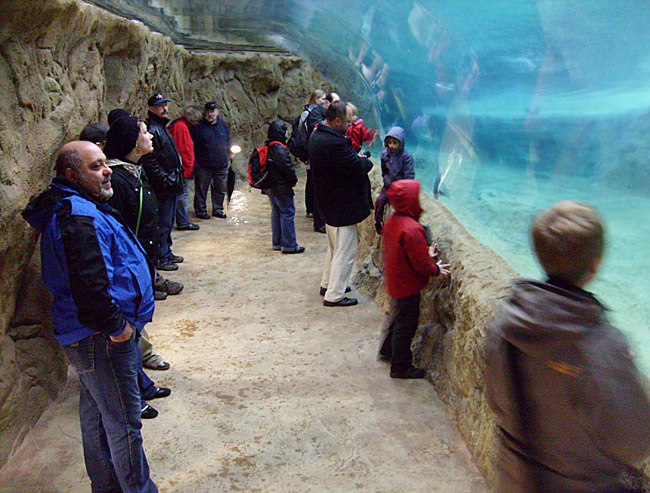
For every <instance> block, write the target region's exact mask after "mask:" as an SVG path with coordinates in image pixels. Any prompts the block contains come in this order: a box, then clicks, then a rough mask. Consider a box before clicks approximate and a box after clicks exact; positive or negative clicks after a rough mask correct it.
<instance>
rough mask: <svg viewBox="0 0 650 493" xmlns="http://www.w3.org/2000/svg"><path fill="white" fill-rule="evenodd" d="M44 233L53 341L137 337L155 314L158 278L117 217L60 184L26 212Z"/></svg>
mask: <svg viewBox="0 0 650 493" xmlns="http://www.w3.org/2000/svg"><path fill="white" fill-rule="evenodd" d="M23 217H24V218H25V219H26V220H27V221H28V222H29V224H30V225H31V226H32V227H34V228H35V229H37V230H38V231H40V232H41V233H42V236H41V272H42V273H41V276H42V279H43V284H45V286H47V287H48V288H49V289H50V291H52V294H53V295H54V300H53V302H52V319H53V323H54V334H55V336H56V338H57V340H58V341H59V343H60V344H62V345H64V346H67V345H69V344H72V343H75V342H77V341H80V340H82V339H85V338H86V337H89V336H91V335H92V334H95V333H97V332H101V333H103V334H105V335H106V336H117V335H120V334H121V333H122V331H123V330H124V327H125V324H126V321H127V320H128V321H129V322H130V323H131V325H132V326H133V327H134V328H135V330H136V331H137V332H140V330H141V329H142V327H144V326H145V324H146V323H148V322H150V321H151V318H152V316H153V311H154V298H153V287H152V278H153V275H154V270H153V267H152V265H151V263H150V262H149V261H148V260H147V256H146V254H145V252H144V249H143V248H142V246H141V245H140V243H139V242H138V240H137V239H136V238H135V236H134V235H133V233H132V232H131V230H130V229H129V228H128V227H127V226H126V224H125V223H124V222H123V220H122V218H121V216H120V215H119V213H118V212H117V211H116V210H115V209H113V208H112V207H110V206H109V205H108V204H105V203H100V202H98V201H97V200H95V199H94V198H93V197H92V196H91V195H90V194H88V193H86V192H85V191H84V190H83V189H81V188H79V187H77V186H76V185H75V184H73V183H71V182H69V181H67V180H57V179H55V180H54V181H53V182H52V184H51V185H50V187H49V188H48V189H47V190H45V192H43V193H42V194H41V195H40V196H38V197H37V198H36V199H34V200H33V201H32V202H30V204H29V205H28V206H27V209H25V211H24V212H23Z"/></svg>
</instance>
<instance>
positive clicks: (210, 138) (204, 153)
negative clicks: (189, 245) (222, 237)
mask: <svg viewBox="0 0 650 493" xmlns="http://www.w3.org/2000/svg"><path fill="white" fill-rule="evenodd" d="M203 116H204V118H203V120H202V121H201V122H200V123H199V124H198V125H194V126H193V127H191V128H190V134H191V135H192V140H193V141H194V213H195V214H196V217H198V218H199V219H210V216H209V215H208V211H207V207H206V199H207V195H208V189H209V188H211V193H212V215H213V216H214V217H218V218H221V219H225V218H226V214H225V212H224V210H223V201H224V198H225V197H226V191H227V180H228V167H229V165H230V162H231V161H232V160H233V159H234V157H235V156H234V154H233V153H232V152H231V151H230V146H231V142H230V132H229V130H228V125H226V122H224V121H223V120H222V119H221V118H220V117H219V109H218V108H217V105H216V103H214V102H209V103H206V104H205V108H204V113H203ZM211 184H212V186H211Z"/></svg>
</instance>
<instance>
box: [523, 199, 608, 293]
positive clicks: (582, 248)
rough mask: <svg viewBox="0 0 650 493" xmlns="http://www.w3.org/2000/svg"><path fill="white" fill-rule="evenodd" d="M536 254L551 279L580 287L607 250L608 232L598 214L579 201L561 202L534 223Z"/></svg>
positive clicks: (544, 212)
mask: <svg viewBox="0 0 650 493" xmlns="http://www.w3.org/2000/svg"><path fill="white" fill-rule="evenodd" d="M532 237H533V247H534V248H535V254H536V255H537V259H538V260H539V263H540V264H541V266H542V268H543V269H544V270H545V271H546V273H547V274H548V275H549V277H553V278H557V279H561V280H563V281H566V282H569V283H571V284H576V283H578V282H579V281H580V280H581V279H582V278H583V277H584V275H585V274H586V273H587V272H588V271H589V270H590V269H591V268H592V265H593V261H594V260H599V259H600V258H601V257H602V255H603V251H604V249H605V228H604V226H603V221H602V219H601V217H600V215H599V214H598V211H597V210H596V209H595V208H594V207H593V206H591V205H589V204H586V203H584V202H578V201H575V200H565V201H562V202H559V203H557V204H555V205H554V206H552V207H551V208H549V209H546V210H545V211H542V212H541V213H540V214H538V215H537V217H536V218H535V221H534V223H533V231H532Z"/></svg>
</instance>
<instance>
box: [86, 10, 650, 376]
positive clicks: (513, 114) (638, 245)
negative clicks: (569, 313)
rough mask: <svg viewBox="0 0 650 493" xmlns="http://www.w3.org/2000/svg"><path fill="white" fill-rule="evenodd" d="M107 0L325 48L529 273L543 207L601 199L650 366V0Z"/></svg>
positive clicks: (457, 207)
mask: <svg viewBox="0 0 650 493" xmlns="http://www.w3.org/2000/svg"><path fill="white" fill-rule="evenodd" d="M93 3H95V4H98V5H102V6H104V7H107V8H110V9H111V10H113V11H115V12H118V13H121V14H123V15H127V16H130V17H137V18H140V19H141V20H143V21H144V22H146V23H147V24H149V25H150V26H151V27H153V28H154V29H157V30H159V31H161V32H163V33H165V34H168V35H170V36H172V37H173V38H174V39H175V40H176V41H177V42H179V43H184V44H186V45H187V46H188V47H189V48H206V49H222V50H227V49H251V50H255V49H265V50H281V51H290V52H293V53H296V54H298V55H300V56H302V57H304V58H306V59H308V60H310V61H311V62H312V63H313V64H314V66H315V67H316V68H317V69H319V70H320V71H321V72H323V74H324V75H325V76H326V77H328V78H329V79H330V80H331V81H333V83H334V85H335V87H336V89H337V91H338V92H340V93H341V94H342V96H343V97H344V98H346V99H350V100H353V101H355V102H358V101H359V100H363V101H364V102H366V103H370V104H364V105H360V107H363V108H364V110H365V111H367V112H369V113H371V114H361V115H360V116H362V117H363V118H364V119H366V121H369V122H374V123H375V124H377V125H380V126H381V127H382V132H383V134H382V135H384V134H385V132H386V131H387V130H388V129H389V128H390V127H391V126H393V125H400V126H402V127H404V128H405V129H406V130H407V148H408V149H409V150H410V151H411V152H412V154H413V155H414V156H415V158H416V178H418V179H420V180H421V181H423V183H424V185H425V189H427V190H428V191H429V192H430V193H431V194H432V195H433V194H435V195H437V196H438V198H439V199H440V200H441V201H442V202H444V203H445V204H447V205H448V206H449V207H450V208H451V209H452V211H453V212H454V213H455V214H456V215H457V216H458V217H459V218H460V219H461V221H463V223H464V224H465V225H466V226H467V227H468V229H469V230H470V231H471V232H472V233H473V234H474V235H475V236H476V237H477V238H478V239H479V240H480V241H482V242H483V243H485V244H486V245H488V246H490V247H491V248H492V249H494V250H495V251H496V252H497V253H499V254H500V255H502V256H503V257H504V258H505V259H506V260H507V261H508V262H509V263H510V264H511V265H512V266H513V267H514V268H515V269H517V270H518V271H519V272H521V273H522V274H523V275H526V276H534V277H540V275H541V274H540V271H539V268H538V267H537V266H536V264H535V262H534V260H533V257H532V254H531V251H530V247H529V241H528V229H529V226H530V221H531V219H532V217H533V216H534V214H535V213H536V212H538V211H539V210H541V209H543V208H545V207H547V206H549V205H550V204H552V203H554V202H556V201H558V200H562V199H579V200H584V201H586V202H589V203H592V204H594V205H595V206H596V207H597V208H598V209H599V210H600V212H601V213H602V215H603V216H604V218H605V220H606V223H607V228H608V250H607V253H606V257H605V261H604V263H603V269H602V272H601V274H600V276H599V278H598V280H596V281H595V282H594V283H593V284H592V285H590V288H591V289H592V290H593V291H594V292H595V293H597V295H598V296H599V297H600V298H601V299H602V301H603V302H604V303H605V304H606V305H608V306H610V307H611V308H612V309H613V313H612V315H613V316H612V318H613V319H614V321H615V322H616V324H617V325H619V326H620V327H621V328H622V329H623V330H625V331H626V332H627V333H628V335H629V336H630V338H631V339H632V342H633V345H634V346H635V348H636V349H637V352H638V353H639V356H640V359H641V361H640V363H641V364H642V365H643V366H645V368H646V370H647V369H648V365H649V364H650V351H648V342H646V341H648V340H649V338H650V335H648V334H649V331H648V329H649V328H650V327H649V326H648V325H649V323H648V321H649V320H650V308H649V307H650V260H649V257H650V256H649V255H648V250H649V249H648V245H649V244H650V212H649V207H648V206H649V205H650V197H649V195H650V191H649V184H650V167H649V166H648V164H647V156H648V155H649V154H650V149H648V147H649V145H648V140H649V139H648V136H649V135H650V113H649V108H650V90H648V88H649V87H650V50H648V47H649V46H650V43H649V41H650V39H649V38H650V31H649V30H648V29H647V26H648V25H650V22H649V21H650V4H648V3H647V2H646V1H644V0H619V1H617V2H612V1H608V0H574V1H571V2H567V1H565V0H519V1H517V2H513V1H511V0H491V1H489V2H488V1H484V0H453V1H450V0H444V1H443V0H409V1H406V0H392V1H388V0H373V1H370V0H367V1H363V0H356V1H353V0H349V1H340V0H330V1H327V2H325V1H306V0H302V1H299V0H284V1H281V0H275V1H273V0H267V1H248V2H246V1H240V2H218V1H211V0H155V1H153V0H152V1H143V0H114V1H107V0H93ZM368 108H372V109H368ZM375 155H376V153H375ZM646 354H647V355H648V356H644V355H646ZM644 358H645V359H644Z"/></svg>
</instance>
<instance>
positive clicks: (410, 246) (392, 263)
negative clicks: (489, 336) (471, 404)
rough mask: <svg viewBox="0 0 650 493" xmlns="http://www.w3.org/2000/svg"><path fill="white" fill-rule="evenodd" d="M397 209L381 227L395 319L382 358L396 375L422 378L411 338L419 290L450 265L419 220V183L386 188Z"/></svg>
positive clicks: (404, 182) (399, 183)
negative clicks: (415, 361) (439, 257)
mask: <svg viewBox="0 0 650 493" xmlns="http://www.w3.org/2000/svg"><path fill="white" fill-rule="evenodd" d="M388 200H389V202H390V205H391V206H393V209H395V213H394V214H393V215H392V216H391V217H390V218H388V221H386V225H385V226H384V228H383V230H382V243H383V253H384V279H385V280H386V288H387V291H388V294H389V295H390V296H391V297H392V298H393V303H392V305H393V307H392V319H391V322H390V325H389V327H388V335H387V336H386V338H385V339H384V342H383V344H382V346H381V349H380V350H379V356H380V358H381V359H384V360H386V361H388V360H390V362H391V365H390V376H391V377H392V378H424V376H425V371H424V370H422V369H421V368H415V367H414V366H413V363H412V358H413V354H412V353H411V341H412V339H413V336H414V335H415V331H416V330H417V328H418V320H419V318H420V291H422V289H423V288H424V287H425V286H426V285H427V282H428V281H429V277H431V276H441V277H443V278H445V279H446V278H447V277H449V274H450V272H449V264H443V263H442V262H440V261H439V262H436V259H437V257H438V252H437V251H436V245H435V244H433V245H431V246H430V247H429V246H427V235H426V231H425V229H424V226H422V225H421V224H420V223H419V222H418V219H419V218H420V214H422V207H420V182H419V181H417V180H399V181H396V182H393V184H392V185H391V186H390V188H389V189H388Z"/></svg>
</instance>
